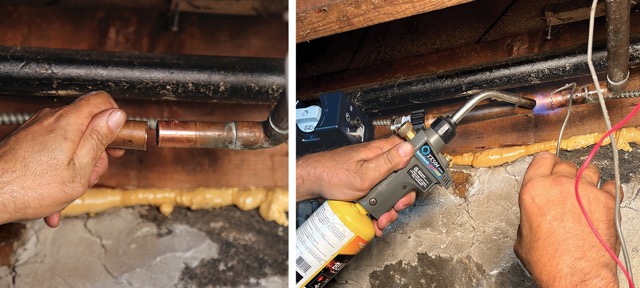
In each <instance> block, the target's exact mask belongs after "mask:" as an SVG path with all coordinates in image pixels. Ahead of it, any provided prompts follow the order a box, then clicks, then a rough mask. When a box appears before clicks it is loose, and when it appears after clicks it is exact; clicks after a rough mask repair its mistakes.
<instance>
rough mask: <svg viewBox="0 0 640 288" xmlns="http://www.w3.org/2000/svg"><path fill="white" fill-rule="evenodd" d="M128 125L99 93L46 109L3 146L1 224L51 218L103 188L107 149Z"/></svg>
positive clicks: (115, 152)
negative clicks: (101, 180)
mask: <svg viewBox="0 0 640 288" xmlns="http://www.w3.org/2000/svg"><path fill="white" fill-rule="evenodd" d="M125 120H126V114H125V113H124V111H122V110H120V109H118V106H117V105H116V103H115V102H114V101H113V99H112V98H111V96H109V94H107V93H105V92H95V93H91V94H87V95H85V96H83V97H80V98H78V99H77V100H76V101H75V102H73V103H72V104H70V105H68V106H65V107H62V108H58V109H44V110H42V111H40V112H38V113H37V114H36V115H35V116H33V117H32V118H30V119H29V121H27V122H26V123H25V124H23V125H22V126H20V127H19V128H18V129H16V130H15V131H14V132H13V133H12V134H11V135H9V136H8V137H7V138H5V139H4V140H3V141H2V142H0V183H1V185H0V224H1V223H7V222H12V221H17V220H26V219H37V218H42V217H46V218H45V222H46V223H47V225H49V226H50V227H56V226H58V224H59V221H60V211H61V210H62V209H64V208H65V207H67V206H68V205H69V204H71V202H73V201H74V200H75V199H77V198H79V197H80V196H82V195H83V194H84V192H85V191H86V190H87V188H88V187H91V186H93V185H95V184H96V182H98V179H99V178H100V176H102V174H104V173H105V172H106V170H107V167H108V165H109V164H108V159H107V154H109V155H111V156H115V157H119V156H122V154H124V150H119V149H105V148H106V147H107V145H108V144H109V143H111V141H113V139H114V138H115V137H116V135H117V133H118V131H119V130H120V128H122V125H123V124H124V122H125Z"/></svg>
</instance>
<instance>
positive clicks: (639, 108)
mask: <svg viewBox="0 0 640 288" xmlns="http://www.w3.org/2000/svg"><path fill="white" fill-rule="evenodd" d="M638 111H640V103H638V104H637V105H636V106H635V107H634V108H633V110H632V111H631V113H629V114H628V115H627V116H626V117H624V119H622V121H620V122H618V124H616V125H615V126H614V127H613V128H612V129H610V130H609V131H607V133H605V134H604V135H602V137H600V140H598V142H597V143H596V145H595V146H593V148H592V149H591V152H589V155H588V156H587V159H586V160H585V161H584V163H583V164H582V165H581V166H580V169H578V173H576V181H575V182H574V191H575V195H576V200H577V201H578V206H580V210H581V211H582V215H583V216H584V218H585V219H586V220H587V223H588V224H589V227H590V228H591V231H592V232H593V234H595V235H596V238H598V241H600V244H602V246H603V247H604V249H605V250H607V253H609V255H610V256H611V258H613V260H615V261H616V263H617V264H618V267H620V270H622V272H623V273H624V276H625V277H626V278H627V281H628V282H629V287H630V288H634V287H635V286H634V284H633V280H632V278H631V272H630V271H628V270H627V269H626V268H625V267H624V266H623V265H622V263H621V262H620V259H618V256H616V254H615V253H614V252H613V250H612V249H611V247H609V245H608V244H607V243H606V242H605V241H604V239H602V236H600V233H598V230H596V227H595V226H594V225H593V222H592V221H591V218H589V215H588V214H587V210H586V209H585V208H584V205H583V204H582V200H581V199H580V193H578V186H579V185H580V179H581V178H582V173H583V172H584V170H586V169H587V166H589V164H590V163H591V160H592V159H593V157H594V156H595V154H596V152H598V149H600V146H602V142H604V139H606V138H607V137H609V136H611V135H613V132H615V131H617V130H618V129H620V128H622V127H623V126H624V125H625V124H627V122H629V120H631V118H632V117H633V116H634V115H635V114H636V113H638Z"/></svg>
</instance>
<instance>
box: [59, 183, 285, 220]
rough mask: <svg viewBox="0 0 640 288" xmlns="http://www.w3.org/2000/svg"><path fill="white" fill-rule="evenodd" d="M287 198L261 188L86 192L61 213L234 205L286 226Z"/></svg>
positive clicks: (164, 210) (168, 211) (164, 211)
mask: <svg viewBox="0 0 640 288" xmlns="http://www.w3.org/2000/svg"><path fill="white" fill-rule="evenodd" d="M287 195H288V193H287V190H284V189H272V190H266V189H262V188H250V189H238V188H197V189H195V190H191V191H185V190H174V189H154V188H144V189H131V190H125V189H107V188H94V189H89V190H87V193H85V194H84V195H83V196H82V197H80V198H78V199H77V200H76V201H74V202H73V203H71V205H69V206H68V207H67V208H65V209H64V210H62V216H77V215H82V214H89V215H94V214H96V213H99V212H103V211H106V210H108V209H110V208H114V207H125V206H135V205H153V206H157V207H160V212H161V213H162V214H164V215H165V216H169V214H171V212H172V211H173V207H175V206H180V207H189V208H191V209H193V210H196V209H213V208H220V207H224V206H229V205H235V206H237V207H238V208H239V209H240V210H244V211H247V210H252V209H256V208H259V212H260V216H262V218H264V220H266V221H274V222H276V223H278V224H279V225H283V226H287V225H288V224H289V221H288V219H287V214H286V212H288V210H289V209H288V196H287Z"/></svg>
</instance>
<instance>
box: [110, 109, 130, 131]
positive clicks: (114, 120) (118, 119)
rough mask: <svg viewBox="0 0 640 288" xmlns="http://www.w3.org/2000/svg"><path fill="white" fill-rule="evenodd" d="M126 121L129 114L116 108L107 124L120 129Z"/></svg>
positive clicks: (114, 128)
mask: <svg viewBox="0 0 640 288" xmlns="http://www.w3.org/2000/svg"><path fill="white" fill-rule="evenodd" d="M124 121H127V115H125V114H124V112H122V110H114V111H113V112H111V114H109V117H108V118H107V124H108V125H109V127H110V128H111V129H113V130H114V131H115V130H118V129H120V128H121V127H122V125H124Z"/></svg>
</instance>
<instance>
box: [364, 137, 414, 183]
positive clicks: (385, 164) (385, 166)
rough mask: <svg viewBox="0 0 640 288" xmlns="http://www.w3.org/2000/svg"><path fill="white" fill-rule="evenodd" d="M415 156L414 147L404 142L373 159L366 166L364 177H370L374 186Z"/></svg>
mask: <svg viewBox="0 0 640 288" xmlns="http://www.w3.org/2000/svg"><path fill="white" fill-rule="evenodd" d="M412 155H413V145H411V143H409V142H405V141H403V142H402V143H399V144H397V145H395V146H393V147H391V149H389V150H387V151H385V152H384V153H382V154H380V155H378V156H376V157H374V158H371V159H370V160H368V161H367V162H365V164H364V169H365V170H364V171H363V172H364V175H368V176H369V179H371V181H372V182H374V181H375V183H374V184H372V185H375V184H376V183H378V182H380V181H382V179H384V178H385V177H387V176H389V174H391V173H393V171H396V170H400V169H402V168H404V166H406V165H407V163H409V159H411V156H412Z"/></svg>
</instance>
